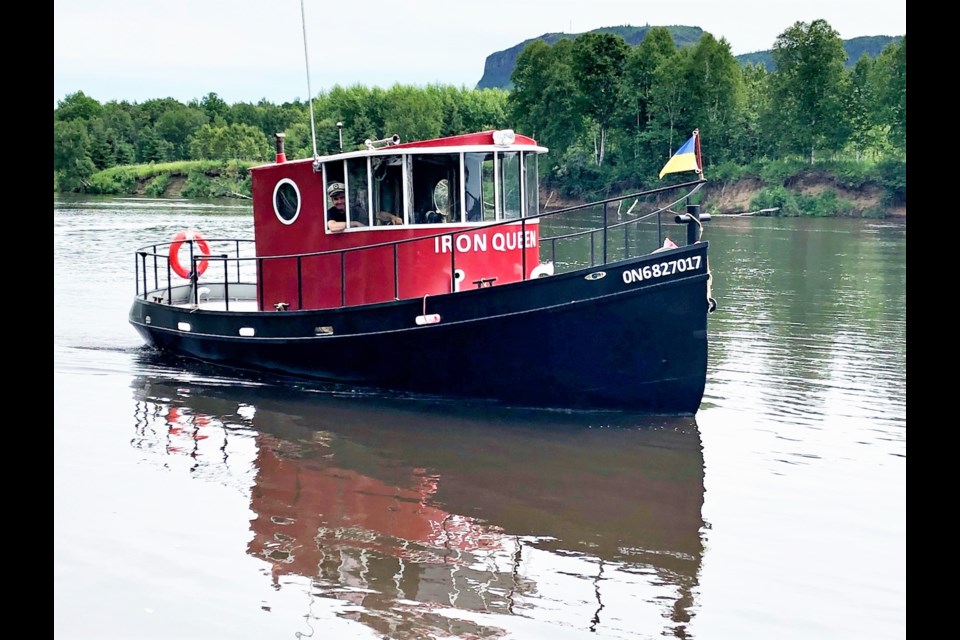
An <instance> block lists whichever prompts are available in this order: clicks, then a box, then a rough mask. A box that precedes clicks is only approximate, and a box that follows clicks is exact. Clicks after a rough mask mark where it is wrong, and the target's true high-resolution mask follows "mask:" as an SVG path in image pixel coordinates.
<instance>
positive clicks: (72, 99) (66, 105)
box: [53, 91, 103, 121]
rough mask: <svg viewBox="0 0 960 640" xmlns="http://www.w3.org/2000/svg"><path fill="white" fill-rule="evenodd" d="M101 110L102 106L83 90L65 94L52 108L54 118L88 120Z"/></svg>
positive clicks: (97, 114)
mask: <svg viewBox="0 0 960 640" xmlns="http://www.w3.org/2000/svg"><path fill="white" fill-rule="evenodd" d="M102 112H103V107H102V106H101V104H100V103H99V102H97V101H96V100H94V99H93V98H90V97H88V96H87V95H85V94H84V93H83V91H77V92H76V93H71V94H70V95H68V96H66V97H65V98H64V99H63V100H60V101H59V102H58V103H57V108H56V109H54V110H53V119H54V120H64V121H66V120H90V119H91V118H96V117H97V116H99V115H100V114H101V113H102Z"/></svg>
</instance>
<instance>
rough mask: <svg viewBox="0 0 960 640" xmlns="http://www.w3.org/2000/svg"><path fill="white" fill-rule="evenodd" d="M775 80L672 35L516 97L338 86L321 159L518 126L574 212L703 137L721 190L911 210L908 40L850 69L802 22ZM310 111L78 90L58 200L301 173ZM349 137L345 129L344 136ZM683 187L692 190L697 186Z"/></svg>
mask: <svg viewBox="0 0 960 640" xmlns="http://www.w3.org/2000/svg"><path fill="white" fill-rule="evenodd" d="M771 53H772V56H773V61H774V65H773V70H772V71H768V70H767V68H766V67H764V66H763V65H760V64H746V65H740V64H739V63H738V62H737V61H736V59H735V58H734V56H733V54H732V53H731V48H730V45H729V43H728V42H727V41H726V40H725V39H723V38H721V39H720V40H717V39H715V38H714V37H713V36H712V35H710V34H709V33H704V34H703V36H702V37H701V38H700V40H699V41H698V42H697V43H696V44H694V45H692V46H687V47H682V48H677V46H676V45H675V44H674V41H673V39H672V37H671V35H670V33H669V31H668V30H667V29H666V28H665V27H655V28H651V29H650V31H649V32H648V34H647V37H646V38H645V39H644V40H643V41H642V42H641V43H640V44H639V45H637V46H634V47H631V46H630V45H628V44H627V43H626V42H625V41H624V40H623V38H622V37H620V36H619V35H616V34H612V33H596V32H591V33H584V34H581V35H579V36H577V37H576V38H575V39H568V40H560V41H558V42H556V43H555V44H552V45H550V44H546V43H545V42H543V41H540V40H538V41H534V42H532V43H531V44H529V45H528V46H527V47H526V48H525V49H524V50H523V52H522V53H521V54H520V55H519V56H518V57H517V61H516V65H515V67H514V70H513V73H512V75H511V82H512V84H513V88H512V90H510V91H507V90H503V89H480V90H473V89H467V88H465V87H460V88H457V87H453V86H444V85H428V86H426V87H413V86H404V85H400V84H397V85H394V86H393V87H391V88H389V89H381V88H376V87H373V88H369V87H365V86H362V85H359V84H358V85H353V86H348V87H342V86H335V87H333V88H332V89H330V90H328V91H323V92H321V93H319V94H318V95H317V96H316V97H315V99H314V101H313V105H312V107H313V110H314V113H315V114H316V127H315V130H316V152H317V153H319V154H321V155H324V154H328V153H336V152H337V151H339V150H340V141H341V138H342V141H343V148H344V149H356V148H360V147H362V145H363V142H364V140H366V139H379V138H384V137H386V136H389V135H393V134H397V135H399V136H400V137H401V139H402V140H417V139H426V138H434V137H439V136H446V135H455V134H459V133H464V132H469V131H481V130H487V129H499V128H513V129H516V130H517V131H518V132H520V133H524V134H526V135H530V136H532V137H534V138H535V139H536V140H537V141H538V142H539V143H540V144H542V145H544V146H546V147H549V148H550V149H551V153H550V154H548V155H547V156H546V158H545V159H544V160H543V163H542V164H541V168H540V174H541V181H542V183H543V184H544V185H545V186H546V187H547V188H550V189H554V190H556V191H557V192H558V193H559V194H561V195H562V196H565V197H568V198H587V197H593V196H603V195H606V194H608V193H610V192H612V191H614V190H617V189H622V188H628V189H635V188H646V187H649V186H653V185H654V184H656V183H658V180H657V174H658V172H659V169H660V168H661V167H662V166H663V164H664V163H665V162H666V161H667V160H668V159H669V157H670V155H671V154H672V153H673V152H674V151H675V150H676V149H677V148H678V147H679V146H680V145H681V144H683V142H684V141H686V140H687V139H688V138H689V137H690V135H691V133H692V131H693V130H694V129H699V131H700V135H701V140H702V151H703V160H704V173H705V175H706V176H707V177H708V178H709V179H711V180H721V181H724V180H735V179H738V178H741V177H744V176H749V175H757V176H761V175H763V174H764V173H767V174H769V173H770V172H771V171H772V172H775V173H776V172H781V173H782V172H789V171H796V170H797V167H800V166H810V165H816V166H820V167H826V168H827V169H829V170H832V171H834V172H835V173H837V174H843V175H844V176H846V177H845V179H847V180H849V181H851V182H856V181H864V180H873V181H876V182H879V183H883V184H885V186H887V187H888V188H889V189H891V191H892V193H894V194H895V195H896V196H897V197H901V198H903V199H904V200H905V197H906V178H905V164H906V37H905V36H904V37H903V38H901V39H900V40H898V41H895V42H893V43H891V44H890V45H888V46H887V47H886V48H885V49H884V50H883V51H882V52H881V53H880V55H878V56H877V57H875V58H870V57H868V56H864V57H862V58H861V59H860V60H858V61H857V62H856V64H855V65H853V66H850V67H849V68H847V67H846V66H845V58H846V54H845V52H844V49H843V41H842V40H841V39H840V36H839V34H838V33H837V32H836V31H835V30H834V29H833V28H832V27H830V25H829V24H828V23H827V22H826V21H824V20H815V21H813V22H811V23H804V22H796V23H794V24H793V25H792V26H790V27H789V28H787V29H786V30H785V31H784V32H783V33H781V34H780V35H779V36H778V37H777V39H776V41H775V43H774V46H773V49H772V52H771ZM310 107H311V105H310V104H309V103H308V102H306V101H300V100H296V101H293V102H285V103H283V104H280V105H275V104H272V103H269V102H267V101H266V100H261V101H260V102H258V103H256V104H253V103H243V102H241V103H237V104H233V105H228V104H227V103H226V102H225V101H224V100H222V99H221V98H220V97H219V96H217V94H215V93H210V94H208V95H206V96H205V97H203V98H202V99H199V100H194V101H191V102H189V103H187V104H183V103H181V102H179V101H177V100H174V99H173V98H163V99H156V100H147V101H145V102H143V103H140V104H137V103H129V102H126V101H119V102H117V101H112V102H107V103H105V104H101V103H99V102H98V101H96V100H94V99H93V98H90V97H88V96H86V95H84V94H83V92H77V93H74V94H71V95H68V96H66V97H65V98H64V99H63V100H62V101H60V102H58V104H57V106H56V108H55V109H54V189H55V191H57V192H83V191H87V192H90V191H96V188H95V187H94V186H93V184H92V183H91V177H92V176H93V175H94V174H96V173H97V172H100V171H103V170H105V169H109V168H111V167H118V166H126V165H139V164H149V163H165V162H173V161H185V160H197V161H199V160H208V161H209V160H241V161H251V162H256V161H265V160H269V159H271V158H272V157H273V152H274V143H273V139H274V134H275V133H277V132H283V133H285V134H286V148H285V151H286V154H287V157H288V158H290V159H295V158H308V157H311V156H312V155H313V153H314V141H313V139H312V135H311V126H310ZM337 123H342V131H341V130H340V129H339V128H338V126H337ZM688 178H689V177H688V176H687V177H684V178H683V179H688Z"/></svg>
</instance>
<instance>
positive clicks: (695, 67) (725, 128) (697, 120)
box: [683, 33, 745, 163]
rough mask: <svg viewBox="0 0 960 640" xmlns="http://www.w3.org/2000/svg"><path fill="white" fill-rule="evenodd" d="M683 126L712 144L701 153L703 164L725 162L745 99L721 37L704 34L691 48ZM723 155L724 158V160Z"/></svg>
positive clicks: (736, 68)
mask: <svg viewBox="0 0 960 640" xmlns="http://www.w3.org/2000/svg"><path fill="white" fill-rule="evenodd" d="M689 62H690V68H689V70H688V73H687V88H686V91H685V93H686V95H687V96H688V97H689V98H688V99H689V100H690V103H689V105H688V106H687V108H686V109H684V118H683V124H685V125H686V128H687V129H689V130H690V131H693V130H694V129H700V132H701V134H704V135H707V136H709V138H710V140H711V141H712V144H711V146H710V147H708V149H706V150H705V151H704V155H705V158H704V162H705V163H706V162H716V161H722V160H725V159H726V157H729V156H728V152H727V151H726V150H727V149H729V148H730V147H731V146H732V144H733V141H734V139H736V138H737V137H738V135H739V132H738V131H737V130H736V129H735V128H734V127H735V126H736V125H737V124H738V123H739V120H738V114H739V113H740V111H741V109H742V108H743V103H744V100H745V96H744V88H743V78H742V75H741V72H740V65H739V64H738V63H737V60H736V58H734V57H733V53H732V52H731V50H730V44H729V43H728V42H727V41H726V40H725V39H723V38H721V39H720V40H719V41H717V40H716V39H714V37H713V36H712V35H710V34H709V33H704V34H703V35H702V36H701V37H700V40H698V41H697V44H695V45H694V46H693V48H692V49H691V55H690V59H689ZM725 156H726V157H725Z"/></svg>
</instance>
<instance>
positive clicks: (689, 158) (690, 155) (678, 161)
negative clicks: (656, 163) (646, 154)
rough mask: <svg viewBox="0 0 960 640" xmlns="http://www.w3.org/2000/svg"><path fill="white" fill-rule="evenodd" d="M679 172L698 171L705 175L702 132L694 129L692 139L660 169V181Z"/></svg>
mask: <svg viewBox="0 0 960 640" xmlns="http://www.w3.org/2000/svg"><path fill="white" fill-rule="evenodd" d="M678 171H696V172H697V173H703V164H702V163H701V161H700V130H699V129H694V131H693V135H692V136H690V139H689V140H687V141H686V142H684V143H683V146H682V147H680V148H679V149H677V152H676V153H675V154H673V156H672V157H671V158H670V159H669V160H667V164H665V165H663V169H660V179H661V180H663V176H665V175H666V174H668V173H677V172H678Z"/></svg>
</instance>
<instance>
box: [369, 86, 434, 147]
mask: <svg viewBox="0 0 960 640" xmlns="http://www.w3.org/2000/svg"><path fill="white" fill-rule="evenodd" d="M442 127H443V106H442V105H441V103H440V97H439V95H438V94H437V93H436V92H435V91H430V92H428V91H424V90H421V89H417V88H416V87H411V86H404V85H400V84H395V85H393V86H392V87H390V89H389V90H388V91H387V95H386V99H385V101H384V108H383V131H384V132H390V133H389V134H388V135H392V134H394V133H395V134H397V135H399V136H400V139H401V140H427V139H430V138H436V137H439V135H440V131H441V129H442Z"/></svg>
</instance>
